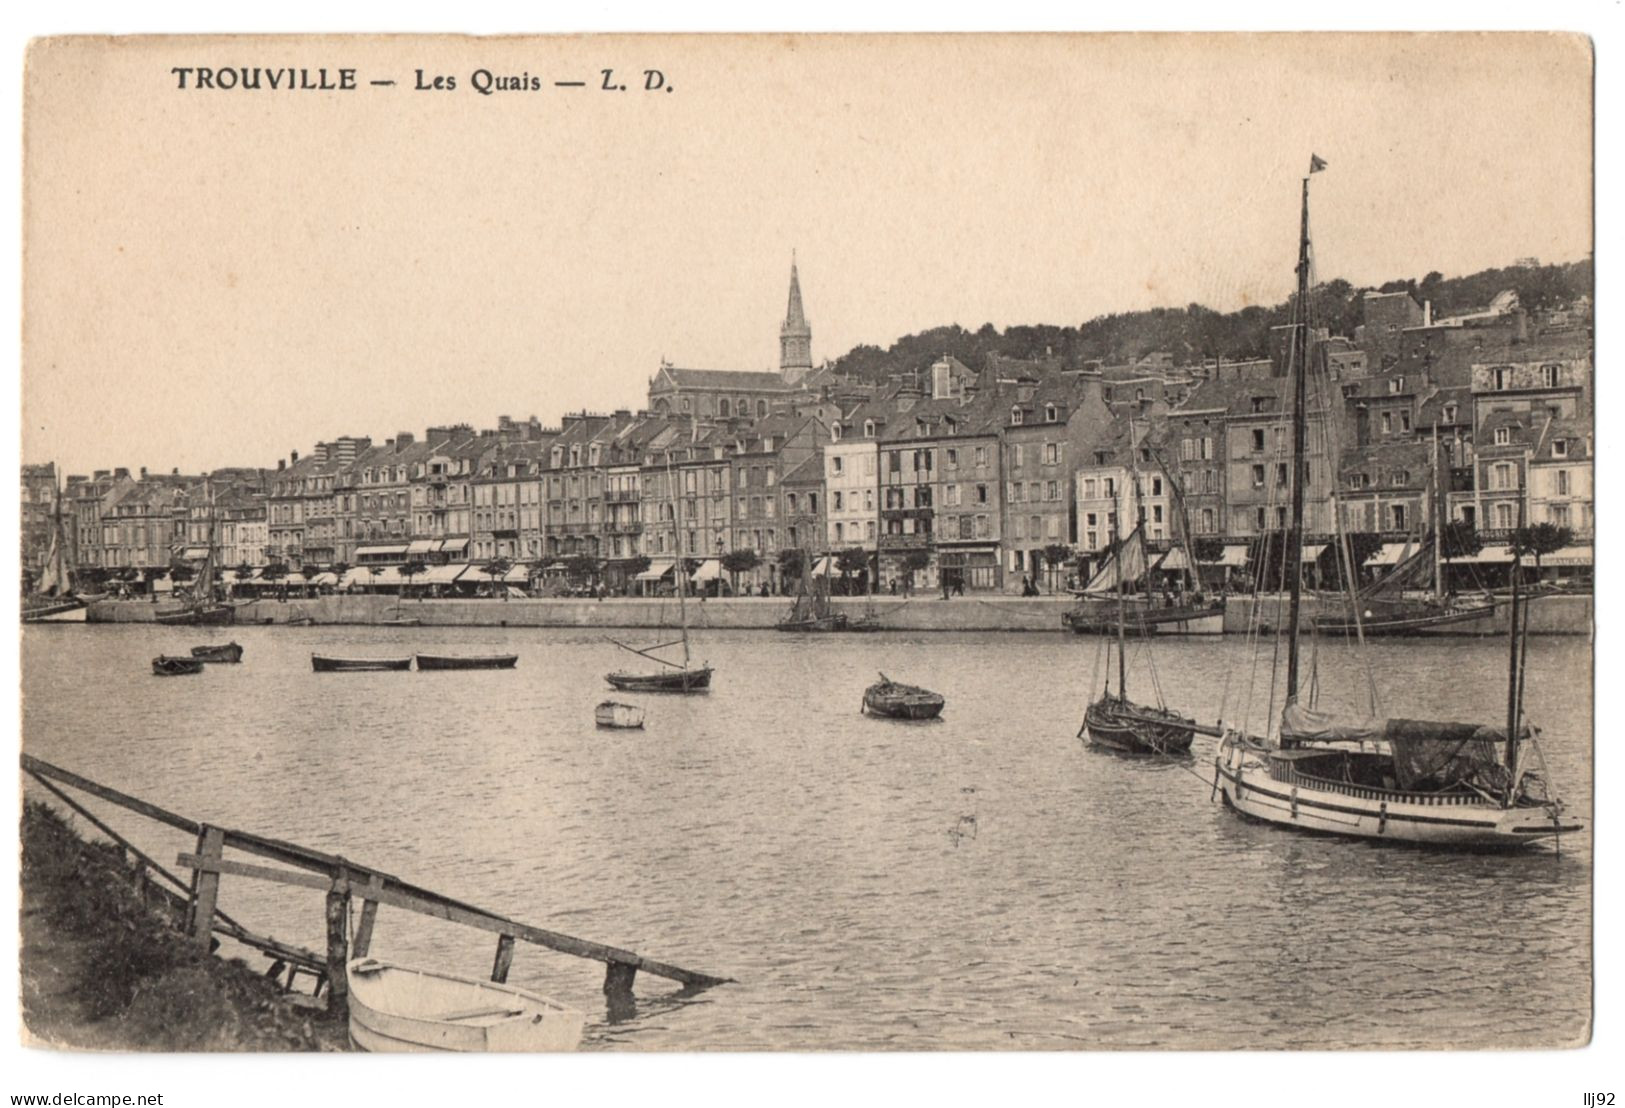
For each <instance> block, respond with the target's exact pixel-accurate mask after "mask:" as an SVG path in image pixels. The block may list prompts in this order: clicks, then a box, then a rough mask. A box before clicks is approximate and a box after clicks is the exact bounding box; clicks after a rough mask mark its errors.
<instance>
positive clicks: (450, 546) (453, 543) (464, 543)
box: [439, 539, 468, 554]
mask: <svg viewBox="0 0 1625 1108" xmlns="http://www.w3.org/2000/svg"><path fill="white" fill-rule="evenodd" d="M439 549H441V550H444V551H445V552H446V553H448V554H461V553H462V552H463V551H465V550H467V549H468V540H467V539H447V540H446V541H445V542H442V543H441V544H440V546H439Z"/></svg>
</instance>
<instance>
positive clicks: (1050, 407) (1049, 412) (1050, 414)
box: [1044, 404, 1057, 423]
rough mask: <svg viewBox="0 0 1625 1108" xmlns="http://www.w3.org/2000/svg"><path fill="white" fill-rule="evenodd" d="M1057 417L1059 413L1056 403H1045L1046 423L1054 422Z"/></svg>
mask: <svg viewBox="0 0 1625 1108" xmlns="http://www.w3.org/2000/svg"><path fill="white" fill-rule="evenodd" d="M1056 418H1057V413H1056V411H1055V405H1054V404H1045V405H1044V422H1045V423H1054V422H1055V420H1056Z"/></svg>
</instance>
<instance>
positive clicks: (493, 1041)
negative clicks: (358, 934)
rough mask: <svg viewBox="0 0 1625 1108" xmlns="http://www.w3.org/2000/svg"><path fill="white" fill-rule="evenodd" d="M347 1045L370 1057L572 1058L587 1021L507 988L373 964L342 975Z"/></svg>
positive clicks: (366, 961)
mask: <svg viewBox="0 0 1625 1108" xmlns="http://www.w3.org/2000/svg"><path fill="white" fill-rule="evenodd" d="M346 968H347V969H348V972H349V981H350V1041H351V1042H352V1043H354V1044H355V1046H356V1048H357V1049H358V1050H366V1051H373V1052H375V1053H385V1052H390V1053H405V1052H414V1051H454V1052H462V1053H490V1052H499V1051H500V1052H535V1051H559V1050H575V1049H576V1048H577V1047H578V1046H580V1044H581V1030H582V1028H583V1026H585V1024H586V1022H587V1021H586V1017H585V1016H584V1015H582V1013H580V1012H576V1011H573V1010H571V1009H569V1008H566V1007H564V1005H562V1004H560V1003H558V1002H557V1001H554V1000H549V999H548V998H547V997H545V996H541V995H539V994H537V993H533V992H530V991H529V990H526V989H519V988H515V987H514V986H512V985H499V984H496V983H494V982H491V981H476V980H475V979H473V978H471V977H456V976H453V975H452V974H449V973H434V972H431V971H429V970H419V969H411V968H408V967H406V966H397V965H394V964H392V963H390V962H382V961H379V960H378V959H376V958H357V959H355V960H354V961H352V962H351V963H350V964H349V966H348V967H346Z"/></svg>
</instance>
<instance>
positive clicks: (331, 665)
mask: <svg viewBox="0 0 1625 1108" xmlns="http://www.w3.org/2000/svg"><path fill="white" fill-rule="evenodd" d="M310 668H311V669H313V670H315V671H316V672H317V673H369V672H373V671H376V670H402V669H411V668H412V658H411V656H410V655H408V656H407V657H405V658H334V657H330V656H327V655H323V654H312V655H311V656H310Z"/></svg>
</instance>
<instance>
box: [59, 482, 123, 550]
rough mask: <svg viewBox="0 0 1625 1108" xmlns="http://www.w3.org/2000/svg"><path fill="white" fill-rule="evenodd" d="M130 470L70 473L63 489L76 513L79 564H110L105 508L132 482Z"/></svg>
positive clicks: (75, 535) (76, 545)
mask: <svg viewBox="0 0 1625 1108" xmlns="http://www.w3.org/2000/svg"><path fill="white" fill-rule="evenodd" d="M130 481H131V478H130V471H129V470H128V469H124V468H122V467H120V468H118V469H114V470H106V469H98V470H96V471H94V472H93V473H92V474H91V476H90V477H88V478H87V477H84V476H82V475H77V474H76V475H73V476H70V477H69V478H68V480H67V483H66V487H65V489H64V492H63V496H64V499H65V501H66V503H67V504H68V506H69V510H70V511H71V513H72V520H73V524H72V531H73V540H74V542H73V545H74V562H75V564H76V565H79V566H106V565H110V564H111V563H110V562H109V561H108V560H107V553H106V549H105V547H104V546H103V532H102V510H103V507H104V505H105V504H107V502H108V497H109V496H110V495H111V493H112V491H113V490H114V489H115V488H117V487H119V486H120V485H124V484H128V483H130Z"/></svg>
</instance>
